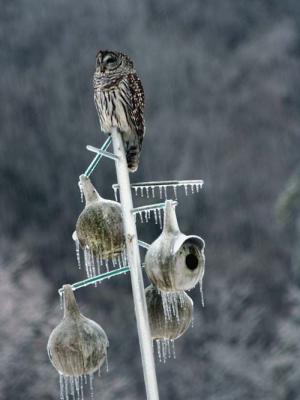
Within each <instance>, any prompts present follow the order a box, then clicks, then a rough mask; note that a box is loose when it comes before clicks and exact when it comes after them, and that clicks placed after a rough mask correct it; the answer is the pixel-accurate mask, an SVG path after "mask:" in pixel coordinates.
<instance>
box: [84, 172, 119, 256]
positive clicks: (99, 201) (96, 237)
mask: <svg viewBox="0 0 300 400" xmlns="http://www.w3.org/2000/svg"><path fill="white" fill-rule="evenodd" d="M79 185H80V187H81V189H82V191H83V195H84V198H85V208H84V210H83V211H82V213H81V214H80V215H79V217H78V220H77V223H76V233H77V238H78V240H79V243H80V245H81V246H82V248H83V249H87V250H89V251H90V252H91V253H92V254H93V255H94V256H95V257H100V258H101V259H106V260H107V259H113V258H115V257H117V256H119V255H120V254H122V253H123V252H124V250H125V236H124V229H123V221H122V211H121V206H120V204H119V203H118V202H116V201H112V200H106V199H103V198H102V197H101V196H100V195H99V193H98V192H97V190H96V189H95V187H94V186H93V184H92V183H91V181H90V179H89V178H88V177H87V176H85V175H80V177H79Z"/></svg>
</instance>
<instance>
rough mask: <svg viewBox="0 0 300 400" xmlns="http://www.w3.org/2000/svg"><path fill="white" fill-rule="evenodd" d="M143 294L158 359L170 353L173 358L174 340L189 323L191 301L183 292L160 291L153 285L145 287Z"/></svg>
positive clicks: (190, 320)
mask: <svg viewBox="0 0 300 400" xmlns="http://www.w3.org/2000/svg"><path fill="white" fill-rule="evenodd" d="M145 295H146V302H147V310H148V317H149V325H150V331H151V336H152V339H153V340H154V341H155V342H156V345H157V351H158V356H159V359H160V361H161V360H163V361H164V362H165V361H166V358H167V357H169V358H170V357H171V353H173V356H174V358H175V345H174V340H176V339H178V338H179V337H180V336H182V335H183V334H184V333H185V332H186V331H187V329H188V328H189V326H190V325H191V322H192V319H193V301H192V299H191V298H190V297H189V296H188V295H187V294H186V293H185V292H177V293H176V294H175V293H167V292H162V291H160V290H159V289H157V288H156V287H155V286H153V285H150V286H148V287H147V288H146V289H145ZM170 295H171V296H170ZM170 345H171V346H170ZM170 347H172V348H173V349H172V351H171V349H170Z"/></svg>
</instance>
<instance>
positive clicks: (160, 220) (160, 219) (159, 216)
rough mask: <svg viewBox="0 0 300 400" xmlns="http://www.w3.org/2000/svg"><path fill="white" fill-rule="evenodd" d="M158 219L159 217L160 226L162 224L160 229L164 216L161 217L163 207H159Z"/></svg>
mask: <svg viewBox="0 0 300 400" xmlns="http://www.w3.org/2000/svg"><path fill="white" fill-rule="evenodd" d="M157 211H158V219H159V226H160V229H162V227H163V226H162V217H161V209H160V208H159V209H158V210H157Z"/></svg>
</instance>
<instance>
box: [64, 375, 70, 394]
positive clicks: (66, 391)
mask: <svg viewBox="0 0 300 400" xmlns="http://www.w3.org/2000/svg"><path fill="white" fill-rule="evenodd" d="M64 382H65V396H66V399H65V400H69V392H68V377H67V376H64Z"/></svg>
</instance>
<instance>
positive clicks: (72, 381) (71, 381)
mask: <svg viewBox="0 0 300 400" xmlns="http://www.w3.org/2000/svg"><path fill="white" fill-rule="evenodd" d="M69 384H70V393H71V396H73V399H74V396H75V390H74V377H73V376H70V377H69Z"/></svg>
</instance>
